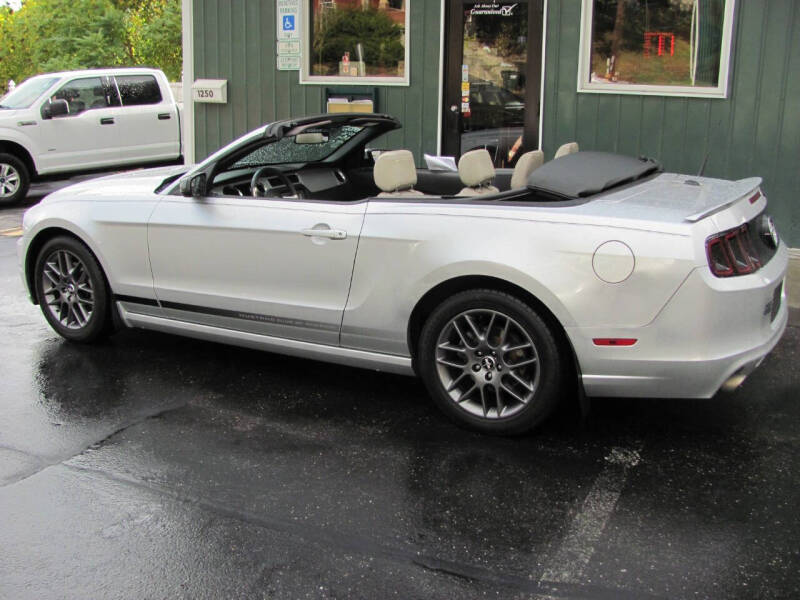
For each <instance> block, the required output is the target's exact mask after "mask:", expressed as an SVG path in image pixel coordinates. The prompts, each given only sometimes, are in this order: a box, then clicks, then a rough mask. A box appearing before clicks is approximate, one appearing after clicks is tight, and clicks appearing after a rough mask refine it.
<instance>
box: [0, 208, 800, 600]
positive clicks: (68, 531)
mask: <svg viewBox="0 0 800 600" xmlns="http://www.w3.org/2000/svg"><path fill="white" fill-rule="evenodd" d="M8 210H9V209H6V210H0V218H2V215H3V214H6V216H8V214H10V213H8ZM0 229H2V227H0ZM15 243H16V238H13V237H0V335H2V342H0V376H1V377H0V597H2V598H9V599H24V598H37V599H38V598H137V599H138V598H175V597H180V598H292V599H293V598H388V597H396V598H459V599H461V598H481V597H495V598H545V597H549V598H560V597H568V598H609V599H611V598H623V599H624V598H637V599H638V598H796V597H798V596H800V575H799V574H798V572H799V570H800V544H798V538H799V534H800V522H798V508H797V507H798V506H800V493H799V488H798V484H797V481H798V480H797V473H798V468H800V445H799V444H798V441H799V436H798V423H799V422H800V419H799V418H800V407H799V406H798V405H799V404H800V403H799V402H798V400H799V399H800V370H798V368H797V365H798V357H799V355H800V352H799V351H798V350H799V349H800V328H798V327H796V326H792V327H790V328H789V329H788V330H787V333H786V334H785V336H784V338H783V340H782V341H781V343H780V345H779V346H778V348H777V349H776V350H775V351H774V352H773V353H772V354H771V355H770V356H769V357H768V358H767V359H766V361H765V362H764V364H763V365H762V366H761V367H760V369H758V370H757V371H756V372H755V373H754V374H753V375H752V376H751V377H750V379H748V380H747V381H746V383H745V384H744V386H743V387H742V388H741V389H740V390H738V391H737V392H736V393H734V394H731V395H719V396H717V397H716V398H714V399H711V400H620V399H608V400H596V401H594V402H593V403H592V409H591V412H590V414H589V415H588V417H587V418H586V419H584V420H583V421H580V420H579V419H578V418H577V416H576V414H575V413H574V412H571V411H564V412H563V413H562V414H560V415H559V416H558V417H557V418H555V419H553V420H552V421H550V422H549V423H547V424H546V425H545V426H544V427H543V428H542V429H540V430H539V431H537V432H536V433H534V434H531V435H528V436H525V437H520V438H514V439H503V438H494V437H487V436H482V435H477V434H472V433H469V432H465V431H462V430H460V429H458V428H456V427H455V426H453V425H452V424H450V422H448V421H447V420H446V419H445V418H444V417H442V416H441V415H440V414H439V413H438V412H437V411H436V409H435V408H434V407H433V405H432V403H431V402H430V401H429V399H428V397H427V395H426V393H425V391H424V389H423V387H422V385H421V384H420V383H419V382H418V381H416V380H414V379H411V378H405V377H399V376H392V375H385V374H378V373H373V372H369V371H362V370H357V369H350V368H345V367H339V366H333V365H327V364H323V363H317V362H312V361H305V360H299V359H293V358H287V357H281V356H277V355H273V354H267V353H262V352H256V351H251V350H243V349H237V348H230V347H226V346H221V345H216V344H211V343H205V342H198V341H194V340H189V339H182V338H178V337H171V336H167V335H162V334H158V333H150V332H141V331H125V332H121V333H120V334H118V335H116V336H114V337H113V338H111V339H110V340H109V341H107V342H105V343H103V344H102V345H99V346H92V347H84V346H78V345H73V344H69V343H66V342H64V341H62V340H61V339H60V338H58V337H57V336H56V335H55V334H54V333H53V332H52V331H51V330H50V329H49V328H48V327H47V326H46V324H45V321H44V318H43V317H42V316H41V314H40V313H39V309H38V307H34V306H32V305H31V304H29V302H28V301H27V299H26V298H25V295H24V292H23V289H22V284H21V282H20V280H19V277H18V274H17V268H16V256H15Z"/></svg>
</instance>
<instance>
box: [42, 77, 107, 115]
mask: <svg viewBox="0 0 800 600" xmlns="http://www.w3.org/2000/svg"><path fill="white" fill-rule="evenodd" d="M50 99H51V100H66V102H67V106H68V107H69V113H68V114H69V116H75V115H79V114H81V113H82V112H84V111H87V110H91V109H94V108H106V107H107V106H109V99H108V96H107V95H106V87H105V86H104V85H103V82H102V81H101V79H100V77H87V78H85V79H73V80H72V81H70V82H68V83H65V84H64V85H63V86H61V87H60V88H59V89H58V91H56V92H55V93H54V94H53V95H52V96H51V98H50Z"/></svg>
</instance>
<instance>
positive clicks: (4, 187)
mask: <svg viewBox="0 0 800 600" xmlns="http://www.w3.org/2000/svg"><path fill="white" fill-rule="evenodd" d="M29 184H30V176H29V174H28V170H27V169H26V168H25V164H24V163H23V162H22V161H21V160H19V159H18V158H17V157H16V156H13V155H11V154H5V153H0V204H16V203H17V202H20V201H21V200H23V199H24V198H25V195H26V194H27V193H28V186H29Z"/></svg>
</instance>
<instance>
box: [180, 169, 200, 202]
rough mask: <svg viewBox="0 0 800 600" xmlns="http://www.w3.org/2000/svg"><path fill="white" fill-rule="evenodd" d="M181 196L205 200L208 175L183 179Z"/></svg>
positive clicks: (197, 175)
mask: <svg viewBox="0 0 800 600" xmlns="http://www.w3.org/2000/svg"><path fill="white" fill-rule="evenodd" d="M180 189H181V196H186V197H187V198H189V197H191V198H204V197H205V195H206V174H205V173H197V174H196V175H193V176H192V177H189V178H186V179H181V187H180Z"/></svg>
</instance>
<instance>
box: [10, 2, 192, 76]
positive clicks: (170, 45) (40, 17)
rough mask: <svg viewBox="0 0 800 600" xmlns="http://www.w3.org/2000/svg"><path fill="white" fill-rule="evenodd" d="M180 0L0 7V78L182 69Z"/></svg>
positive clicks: (171, 72)
mask: <svg viewBox="0 0 800 600" xmlns="http://www.w3.org/2000/svg"><path fill="white" fill-rule="evenodd" d="M181 54H182V53H181V14H180V0H71V1H70V2H64V1H63V0H26V1H25V2H23V4H22V8H21V9H20V10H19V11H16V12H13V13H12V12H11V11H9V10H8V9H7V8H4V7H0V82H2V83H5V82H6V81H8V80H9V79H14V80H15V81H17V82H21V81H23V80H24V79H26V78H28V77H30V76H31V75H35V74H37V73H45V72H49V71H64V70H70V69H90V68H95V67H115V66H136V65H147V66H152V67H155V68H161V69H163V70H164V72H165V73H166V74H167V76H168V77H169V78H170V79H173V80H175V79H179V78H180V74H181V62H182V56H181Z"/></svg>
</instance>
